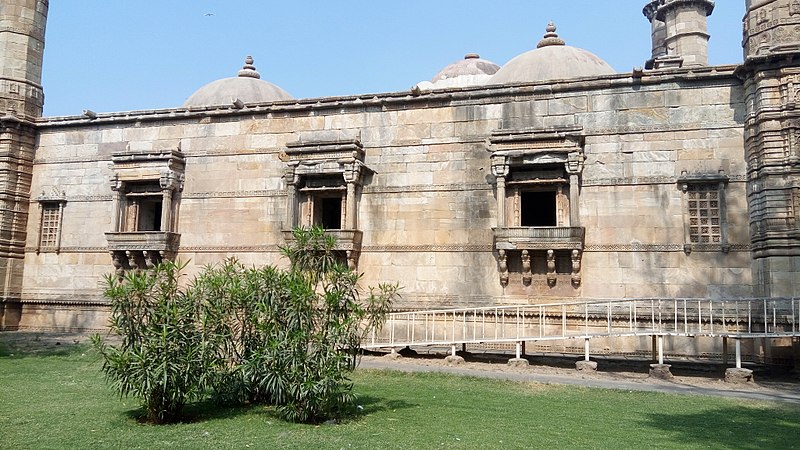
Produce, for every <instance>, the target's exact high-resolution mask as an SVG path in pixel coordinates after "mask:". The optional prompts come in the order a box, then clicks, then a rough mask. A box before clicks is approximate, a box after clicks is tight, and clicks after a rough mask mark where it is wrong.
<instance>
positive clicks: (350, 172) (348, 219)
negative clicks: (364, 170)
mask: <svg viewBox="0 0 800 450" xmlns="http://www.w3.org/2000/svg"><path fill="white" fill-rule="evenodd" d="M344 181H345V183H347V199H346V201H345V205H344V213H345V215H344V219H345V223H344V229H345V230H356V229H358V201H357V200H358V199H357V198H356V196H357V195H358V192H357V189H358V185H359V184H360V183H361V166H360V165H359V163H358V162H355V163H353V164H352V165H351V166H350V167H347V168H346V169H345V171H344Z"/></svg>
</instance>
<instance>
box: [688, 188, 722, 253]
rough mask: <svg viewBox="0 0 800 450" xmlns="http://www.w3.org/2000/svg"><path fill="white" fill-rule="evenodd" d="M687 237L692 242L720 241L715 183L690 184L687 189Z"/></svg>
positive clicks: (717, 242) (718, 208)
mask: <svg viewBox="0 0 800 450" xmlns="http://www.w3.org/2000/svg"><path fill="white" fill-rule="evenodd" d="M687 197H688V202H689V204H688V207H689V239H690V241H691V243H692V244H719V243H721V242H722V241H721V237H722V235H721V228H720V207H719V188H718V185H717V184H690V185H689V186H688V189H687Z"/></svg>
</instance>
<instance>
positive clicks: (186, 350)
mask: <svg viewBox="0 0 800 450" xmlns="http://www.w3.org/2000/svg"><path fill="white" fill-rule="evenodd" d="M183 267H184V266H182V265H178V264H176V263H173V262H165V263H163V264H160V265H158V266H157V267H156V268H154V269H153V270H149V271H130V272H128V273H127V274H126V275H125V276H124V278H123V279H119V278H117V276H115V275H110V276H107V277H106V279H105V281H106V289H105V296H106V297H107V298H108V299H109V300H110V301H111V321H110V324H109V327H110V333H112V334H114V335H116V336H117V337H119V338H120V342H119V344H110V343H108V342H106V341H105V340H104V339H103V338H101V337H100V336H99V335H95V336H94V337H93V339H92V340H93V343H94V345H95V347H96V348H97V349H98V350H99V351H100V353H101V354H102V355H103V357H104V361H103V369H102V370H103V372H104V373H105V375H106V378H107V379H108V380H109V381H110V382H111V385H112V387H113V388H114V389H115V390H116V391H117V392H118V393H119V394H120V396H133V397H136V398H138V399H140V401H141V402H142V405H143V407H144V408H145V410H146V411H147V420H148V421H150V422H152V423H169V422H173V421H176V420H178V419H179V418H180V413H181V410H182V408H183V406H184V405H185V404H186V403H187V402H189V401H192V400H194V399H196V398H198V397H199V396H201V395H202V393H203V391H204V388H205V383H206V380H207V376H208V374H209V373H211V370H210V369H211V367H212V360H211V359H210V358H209V353H208V352H207V348H208V346H207V345H206V342H205V341H204V339H203V334H202V333H201V332H200V330H199V329H198V327H197V317H198V309H197V308H196V305H195V303H194V301H193V300H192V299H191V298H190V297H189V296H187V295H186V293H185V292H184V291H183V290H181V289H180V288H179V285H178V277H179V274H180V271H181V269H183Z"/></svg>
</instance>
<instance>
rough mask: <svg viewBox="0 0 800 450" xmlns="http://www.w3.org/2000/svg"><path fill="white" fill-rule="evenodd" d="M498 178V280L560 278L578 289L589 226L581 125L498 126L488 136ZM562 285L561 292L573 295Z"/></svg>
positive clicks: (526, 282)
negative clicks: (583, 208)
mask: <svg viewBox="0 0 800 450" xmlns="http://www.w3.org/2000/svg"><path fill="white" fill-rule="evenodd" d="M487 150H488V151H489V152H490V153H491V162H492V167H491V168H492V175H494V178H495V198H496V199H497V226H496V227H495V228H494V230H493V231H494V238H495V239H494V240H495V249H496V250H497V253H496V254H497V263H498V270H499V275H500V277H499V278H500V283H501V285H502V286H503V287H507V286H509V283H510V280H511V279H512V278H514V279H518V280H520V281H521V282H522V284H523V285H530V284H531V283H532V282H534V280H539V279H541V281H546V282H547V285H548V286H550V287H551V288H553V287H555V286H556V285H557V284H558V280H559V278H560V279H562V280H563V281H567V280H569V284H568V285H567V286H569V285H571V286H572V287H574V288H577V287H579V286H580V284H581V276H580V267H581V257H582V253H583V245H584V238H585V228H583V227H581V224H580V214H579V210H580V202H579V195H580V180H581V173H582V171H583V162H584V159H585V157H584V154H583V138H582V136H581V134H580V129H579V128H575V129H572V128H570V129H563V130H538V131H537V130H520V131H514V130H497V131H495V132H493V133H492V136H491V138H490V139H489V141H488V146H487ZM575 292H577V291H575V290H574V289H572V290H570V289H562V290H559V291H558V294H559V295H570V294H574V293H575Z"/></svg>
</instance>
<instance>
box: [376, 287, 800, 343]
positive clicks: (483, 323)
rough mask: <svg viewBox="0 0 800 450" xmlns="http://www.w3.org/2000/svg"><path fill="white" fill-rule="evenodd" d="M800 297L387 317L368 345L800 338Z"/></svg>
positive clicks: (564, 305) (529, 307)
mask: <svg viewBox="0 0 800 450" xmlns="http://www.w3.org/2000/svg"><path fill="white" fill-rule="evenodd" d="M799 322H800V299H795V298H772V299H763V298H762V299H737V300H708V299H656V298H654V299H633V300H593V301H587V302H568V303H550V304H541V305H520V306H493V307H482V308H462V309H447V310H433V311H412V312H398V313H392V314H390V315H389V317H388V319H387V321H386V324H385V325H384V326H383V328H382V329H381V330H379V331H376V332H373V333H371V335H370V336H368V337H367V338H366V339H365V340H364V342H363V343H362V347H364V348H389V347H391V348H394V347H405V346H422V345H454V344H470V343H492V342H495V343H499V342H507V343H512V342H522V341H539V340H557V339H570V338H590V337H602V336H642V335H650V336H669V335H672V336H723V337H734V338H755V337H786V336H800V325H798V323H799Z"/></svg>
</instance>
